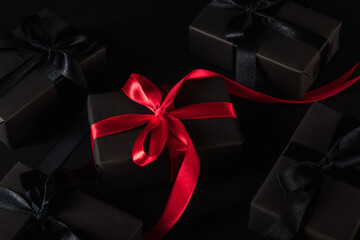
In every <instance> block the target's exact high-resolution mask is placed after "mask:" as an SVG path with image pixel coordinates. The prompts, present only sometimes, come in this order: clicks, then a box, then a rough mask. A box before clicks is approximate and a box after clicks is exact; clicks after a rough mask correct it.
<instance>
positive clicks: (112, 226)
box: [0, 163, 142, 240]
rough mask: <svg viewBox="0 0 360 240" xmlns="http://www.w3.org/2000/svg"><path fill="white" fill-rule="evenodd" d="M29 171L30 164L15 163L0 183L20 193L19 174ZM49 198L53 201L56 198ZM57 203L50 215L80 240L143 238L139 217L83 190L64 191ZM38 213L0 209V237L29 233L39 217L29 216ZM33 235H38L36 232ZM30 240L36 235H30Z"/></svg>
mask: <svg viewBox="0 0 360 240" xmlns="http://www.w3.org/2000/svg"><path fill="white" fill-rule="evenodd" d="M30 170H31V169H30V168H29V167H27V166H25V165H23V164H21V163H17V164H16V165H15V166H14V167H13V168H12V170H11V171H10V172H9V173H8V174H7V176H5V178H4V179H3V180H2V181H1V183H0V185H1V186H2V187H4V188H6V189H8V190H11V191H13V192H15V193H17V194H19V195H20V196H23V195H24V194H25V193H24V190H23V187H22V184H21V182H20V175H21V174H23V173H25V172H28V171H30ZM2 193H3V192H2ZM55 198H56V197H55ZM51 201H56V199H55V200H51ZM56 206H58V207H57V208H56V209H53V208H50V212H49V214H50V217H51V218H52V219H55V221H60V222H61V223H62V224H65V225H66V227H67V228H68V229H70V231H71V232H72V233H74V234H75V235H76V236H77V237H79V238H80V239H92V240H113V239H122V240H140V239H141V238H142V222H141V221H140V220H138V219H136V218H134V217H132V216H130V215H128V214H126V213H124V212H122V211H120V210H118V209H116V208H114V207H112V206H110V205H108V204H106V203H104V202H102V201H100V200H98V199H96V198H94V197H91V196H90V195H87V194H85V193H83V192H80V191H77V190H71V191H69V192H67V195H66V196H62V197H61V201H60V202H59V201H57V203H56ZM34 209H35V208H34ZM38 215H39V214H38ZM40 215H41V214H40ZM40 215H39V216H34V215H28V214H23V213H19V212H14V211H10V210H5V209H2V208H0V223H1V224H0V238H1V239H3V240H11V239H14V237H15V236H17V234H19V231H26V233H28V232H29V234H30V233H32V232H31V229H29V228H30V227H34V226H35V224H36V221H40V220H41V219H32V218H33V217H39V218H40V217H41V216H40ZM52 221H54V220H52ZM34 222H35V223H34ZM44 224H49V222H44ZM34 234H35V235H39V236H40V235H41V234H40V233H39V232H35V233H34ZM60 235H61V234H60ZM60 235H57V236H60ZM22 237H25V238H22V239H27V238H26V237H27V236H26V235H25V236H24V235H22ZM29 239H35V238H30V236H29ZM36 239H39V238H36ZM46 239H49V238H46ZM51 239H54V238H51ZM58 239H60V238H58ZM61 239H62V238H61Z"/></svg>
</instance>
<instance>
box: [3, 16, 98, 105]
mask: <svg viewBox="0 0 360 240" xmlns="http://www.w3.org/2000/svg"><path fill="white" fill-rule="evenodd" d="M19 28H20V30H21V32H22V34H23V35H24V36H25V39H23V38H21V37H20V36H18V35H17V34H16V33H15V34H14V33H12V34H10V35H9V36H8V37H6V38H3V39H1V40H0V50H10V51H14V52H15V53H16V54H17V55H18V56H19V57H21V58H22V59H24V61H25V63H24V64H22V65H21V66H19V67H18V68H17V69H15V70H14V71H12V72H11V73H9V74H8V75H7V76H5V77H4V78H3V79H1V80H0V98H1V97H3V96H4V95H5V94H6V93H7V92H8V91H9V90H10V89H11V88H13V87H14V86H15V85H16V84H18V83H19V82H20V81H21V79H22V78H23V77H24V76H25V75H26V74H27V73H29V72H30V71H31V70H33V69H34V68H37V69H38V70H39V71H40V72H41V73H43V74H44V75H45V76H47V77H48V78H49V79H50V80H51V81H52V82H54V83H56V80H58V79H59V78H60V77H61V76H63V77H65V78H66V79H70V80H71V81H73V82H74V83H76V84H77V85H79V86H81V87H82V88H84V89H87V88H88V86H87V82H86V79H85V75H84V73H83V71H82V69H81V66H80V63H79V62H78V61H76V59H75V58H76V57H79V56H82V55H85V54H87V53H89V52H90V51H91V50H92V49H93V48H94V46H95V45H96V41H94V40H91V39H89V38H88V37H86V36H84V35H81V34H78V33H77V31H76V30H74V29H72V28H71V27H67V28H65V29H64V30H62V31H61V32H59V33H58V35H57V36H56V38H55V39H54V41H51V39H50V37H49V35H48V34H47V32H46V30H45V29H44V27H43V25H42V22H41V19H40V18H39V16H38V15H32V16H29V17H26V18H24V19H22V20H21V21H20V22H19Z"/></svg>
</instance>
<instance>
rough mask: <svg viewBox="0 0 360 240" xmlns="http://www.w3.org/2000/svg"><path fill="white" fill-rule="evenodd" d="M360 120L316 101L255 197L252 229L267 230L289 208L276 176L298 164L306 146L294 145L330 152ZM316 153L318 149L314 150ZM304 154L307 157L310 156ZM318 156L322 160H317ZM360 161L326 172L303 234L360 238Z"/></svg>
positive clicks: (318, 238)
mask: <svg viewBox="0 0 360 240" xmlns="http://www.w3.org/2000/svg"><path fill="white" fill-rule="evenodd" d="M359 125H360V122H359V121H358V120H354V119H353V118H350V117H348V116H347V115H345V114H343V113H341V112H338V111H336V110H334V109H332V108H329V107H328V106H325V105H323V104H320V103H314V104H313V105H312V106H311V108H310V109H309V111H308V113H307V114H306V115H305V117H304V119H303V120H302V122H301V123H300V125H299V127H298V129H297V130H296V131H295V133H294V135H293V137H292V139H291V140H290V144H289V146H288V147H287V149H286V150H285V152H284V153H283V155H282V156H281V157H280V158H279V159H278V161H277V162H276V164H275V166H274V167H273V169H272V170H271V172H270V174H269V175H268V177H267V178H266V180H265V181H264V183H263V185H262V186H261V188H260V189H259V191H258V193H257V194H256V196H255V197H254V199H253V200H252V202H251V208H250V220H249V228H250V229H252V230H255V231H259V232H261V231H264V230H266V229H267V228H268V227H269V226H270V225H271V224H272V223H273V222H274V221H275V220H276V219H277V218H279V217H280V215H281V214H282V213H284V211H285V210H286V209H287V208H288V206H289V203H290V202H289V201H291V197H290V198H289V197H287V196H285V194H284V193H283V191H282V189H281V187H280V184H279V182H278V180H277V175H278V174H279V173H280V172H282V171H283V170H285V169H287V168H289V167H291V166H293V165H295V164H296V163H297V161H299V160H298V159H296V160H294V158H295V157H296V158H299V156H300V158H301V156H303V152H304V151H297V152H293V153H292V154H290V153H291V151H289V149H291V146H293V145H294V144H297V145H298V144H300V145H301V146H305V147H306V148H308V149H310V150H311V151H315V152H317V153H320V154H326V153H327V151H328V150H329V148H330V147H331V146H332V144H333V143H334V141H336V139H337V138H339V137H341V135H345V134H346V133H347V132H348V131H350V130H352V129H353V128H355V127H358V126H359ZM315 155H316V154H315ZM310 160H311V159H308V158H307V159H303V160H302V161H310ZM317 160H318V161H319V160H320V159H317ZM359 172H360V166H356V165H355V166H353V167H352V168H350V169H347V170H344V172H343V174H341V175H340V174H335V175H333V174H331V173H330V174H325V175H324V178H323V185H322V188H321V191H320V192H319V198H318V200H317V202H316V204H315V205H314V207H312V209H311V212H310V214H309V219H308V220H307V222H306V223H305V224H304V232H303V235H302V237H303V238H302V239H309V240H315V239H316V240H325V239H337V240H348V239H352V240H355V239H358V237H359V235H357V234H358V233H356V232H359V230H360V229H359V227H360V208H359V202H360V189H359V188H360V184H359V183H360V178H359Z"/></svg>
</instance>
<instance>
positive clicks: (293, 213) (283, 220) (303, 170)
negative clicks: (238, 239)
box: [260, 128, 360, 240]
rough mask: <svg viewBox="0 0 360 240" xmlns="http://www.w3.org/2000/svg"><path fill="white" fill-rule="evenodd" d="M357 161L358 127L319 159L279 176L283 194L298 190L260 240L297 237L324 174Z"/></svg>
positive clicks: (359, 159)
mask: <svg viewBox="0 0 360 240" xmlns="http://www.w3.org/2000/svg"><path fill="white" fill-rule="evenodd" d="M356 164H360V128H356V129H354V130H352V131H351V132H350V133H348V134H347V135H345V136H344V137H342V138H340V139H339V140H338V141H337V142H336V143H335V144H334V145H333V146H332V148H331V149H330V150H329V152H328V153H327V155H326V156H325V157H324V158H322V159H321V160H320V161H319V162H317V163H314V162H299V163H297V164H296V165H294V166H292V167H290V168H288V169H286V170H285V171H283V172H282V173H280V174H279V175H278V180H279V183H280V185H281V188H282V189H283V191H284V193H285V194H286V195H291V194H294V193H298V194H297V196H296V198H295V199H294V201H292V203H291V205H290V208H289V209H288V211H287V212H286V213H285V214H284V215H282V216H281V217H280V219H278V220H277V221H276V222H275V223H274V224H273V225H272V226H270V228H269V229H268V230H267V231H266V232H265V233H264V234H263V235H262V237H261V238H260V239H266V240H268V239H272V240H275V239H276V240H290V239H294V238H296V237H297V236H298V233H299V231H300V229H301V225H302V223H303V222H304V220H305V218H306V216H307V215H308V214H309V212H310V211H311V207H310V206H311V205H313V203H314V201H316V199H317V196H318V193H319V189H320V187H321V185H322V179H323V175H324V173H326V172H327V171H330V170H331V171H335V172H336V171H341V170H342V169H345V168H348V167H351V166H354V165H356Z"/></svg>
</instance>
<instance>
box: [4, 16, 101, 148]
mask: <svg viewBox="0 0 360 240" xmlns="http://www.w3.org/2000/svg"><path fill="white" fill-rule="evenodd" d="M104 68H105V48H104V47H102V46H101V45H100V44H98V43H97V42H96V41H94V40H92V39H90V38H88V37H86V36H85V35H82V34H81V33H79V31H78V30H77V29H75V28H73V27H72V26H69V25H68V24H66V23H65V22H63V21H62V20H60V19H59V18H57V17H56V16H54V15H53V14H52V13H51V12H49V11H48V10H43V11H41V12H40V13H38V14H37V15H32V16H29V17H26V18H24V19H22V20H21V21H20V22H19V27H18V28H16V29H15V30H14V31H13V32H12V33H11V34H9V35H8V36H7V37H5V38H3V39H1V40H0V140H1V141H2V142H4V143H5V144H6V145H8V146H12V147H16V146H19V145H21V144H23V143H24V142H26V140H27V139H28V138H29V136H30V135H31V134H32V133H33V132H34V130H35V129H38V128H39V127H40V126H41V124H42V123H43V122H42V121H41V120H44V118H45V116H47V115H48V114H49V112H51V111H53V110H54V109H56V105H57V103H59V99H60V102H65V101H64V100H65V98H66V102H71V100H70V99H75V100H77V99H85V98H86V96H87V92H88V89H89V88H96V82H95V79H96V81H98V79H100V78H101V74H102V71H103V69H104ZM64 80H65V81H64Z"/></svg>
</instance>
